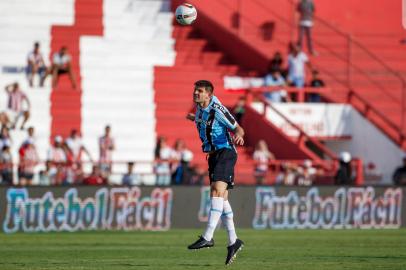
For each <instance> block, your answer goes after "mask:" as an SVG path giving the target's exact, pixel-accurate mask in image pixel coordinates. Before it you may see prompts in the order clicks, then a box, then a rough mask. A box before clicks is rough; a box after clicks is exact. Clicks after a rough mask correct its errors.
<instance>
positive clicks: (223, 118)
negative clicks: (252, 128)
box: [215, 105, 245, 145]
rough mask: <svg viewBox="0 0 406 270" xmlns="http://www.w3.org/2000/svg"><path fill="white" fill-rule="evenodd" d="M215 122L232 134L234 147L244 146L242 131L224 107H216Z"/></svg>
mask: <svg viewBox="0 0 406 270" xmlns="http://www.w3.org/2000/svg"><path fill="white" fill-rule="evenodd" d="M215 110H216V114H217V120H218V121H219V122H220V123H222V124H223V125H225V126H226V127H227V128H228V129H229V130H232V131H233V133H234V136H233V140H234V143H235V144H236V145H244V138H243V137H244V134H245V132H244V129H243V128H242V127H241V126H240V125H239V124H238V123H237V121H236V120H235V119H234V117H233V116H232V115H231V113H230V112H229V111H228V110H227V108H226V107H224V106H222V105H218V106H216V107H215Z"/></svg>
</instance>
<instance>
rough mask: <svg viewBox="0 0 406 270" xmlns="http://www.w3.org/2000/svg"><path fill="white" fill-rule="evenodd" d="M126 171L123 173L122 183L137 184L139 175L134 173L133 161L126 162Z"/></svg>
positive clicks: (127, 184)
mask: <svg viewBox="0 0 406 270" xmlns="http://www.w3.org/2000/svg"><path fill="white" fill-rule="evenodd" d="M127 168H128V169H127V173H126V174H124V175H123V179H122V184H123V185H125V186H139V185H141V179H140V177H139V175H137V174H134V172H133V170H134V162H128V163H127Z"/></svg>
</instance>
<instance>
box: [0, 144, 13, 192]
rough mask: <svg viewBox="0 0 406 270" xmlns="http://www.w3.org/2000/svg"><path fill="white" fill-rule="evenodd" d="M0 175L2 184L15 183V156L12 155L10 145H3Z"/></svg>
mask: <svg viewBox="0 0 406 270" xmlns="http://www.w3.org/2000/svg"><path fill="white" fill-rule="evenodd" d="M0 177H1V183H2V184H6V185H12V184H13V157H12V155H11V151H10V146H8V145H4V146H3V147H1V152H0Z"/></svg>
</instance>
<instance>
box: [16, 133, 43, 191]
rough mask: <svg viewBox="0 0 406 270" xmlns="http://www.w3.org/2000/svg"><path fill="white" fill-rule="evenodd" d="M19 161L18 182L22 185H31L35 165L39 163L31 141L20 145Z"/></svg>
mask: <svg viewBox="0 0 406 270" xmlns="http://www.w3.org/2000/svg"><path fill="white" fill-rule="evenodd" d="M19 154H20V162H19V164H18V176H19V184H20V185H22V186H25V185H32V179H33V178H34V173H35V167H36V166H37V165H38V163H39V156H38V153H37V150H36V148H35V145H34V142H33V141H30V140H29V141H27V142H26V143H24V144H23V145H21V147H20V150H19Z"/></svg>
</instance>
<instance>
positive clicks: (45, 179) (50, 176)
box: [39, 161, 56, 186]
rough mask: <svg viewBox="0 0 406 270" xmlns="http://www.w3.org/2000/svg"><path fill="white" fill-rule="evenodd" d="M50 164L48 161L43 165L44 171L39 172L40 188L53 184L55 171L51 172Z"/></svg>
mask: <svg viewBox="0 0 406 270" xmlns="http://www.w3.org/2000/svg"><path fill="white" fill-rule="evenodd" d="M51 167H52V164H51V162H50V161H47V162H46V163H45V170H41V171H40V172H39V184H40V185H41V186H49V185H51V184H52V183H54V182H55V181H54V177H55V174H56V170H51Z"/></svg>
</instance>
